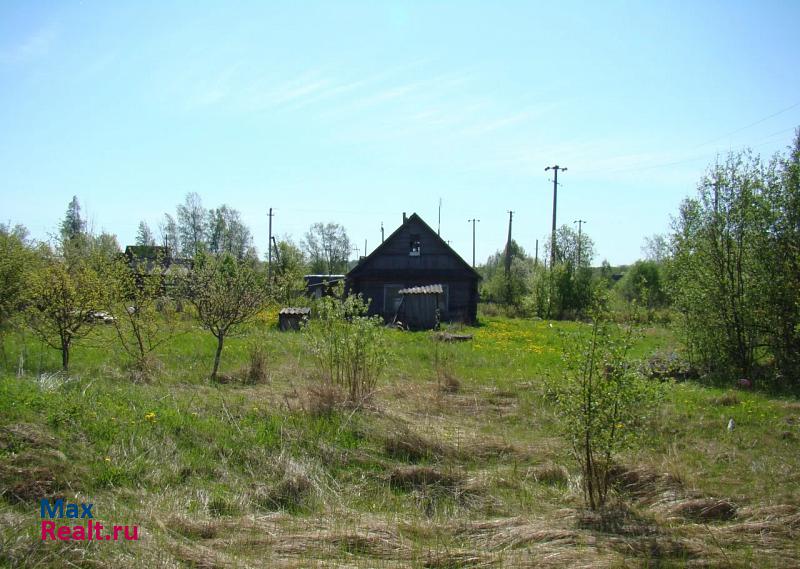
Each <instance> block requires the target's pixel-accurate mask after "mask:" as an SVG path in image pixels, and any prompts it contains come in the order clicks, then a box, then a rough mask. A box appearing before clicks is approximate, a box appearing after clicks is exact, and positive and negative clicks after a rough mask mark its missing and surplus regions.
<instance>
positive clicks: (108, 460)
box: [103, 456, 111, 462]
mask: <svg viewBox="0 0 800 569" xmlns="http://www.w3.org/2000/svg"><path fill="white" fill-rule="evenodd" d="M103 460H105V461H106V462H111V457H110V456H107V457H105V458H104V459H103Z"/></svg>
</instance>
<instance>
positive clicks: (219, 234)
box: [208, 204, 255, 260]
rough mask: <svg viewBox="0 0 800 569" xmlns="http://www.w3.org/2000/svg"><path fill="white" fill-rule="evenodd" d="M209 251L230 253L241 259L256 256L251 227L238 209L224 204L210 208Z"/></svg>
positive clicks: (217, 253)
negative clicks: (244, 221)
mask: <svg viewBox="0 0 800 569" xmlns="http://www.w3.org/2000/svg"><path fill="white" fill-rule="evenodd" d="M208 251H209V252H210V253H213V254H215V255H219V254H221V253H229V254H231V255H233V256H234V257H236V258H237V259H239V260H241V259H244V258H245V257H248V256H249V257H255V250H254V248H253V237H252V235H251V234H250V229H248V228H247V226H246V225H245V224H244V223H243V222H242V218H241V214H240V213H239V212H238V211H237V210H235V209H233V208H230V207H228V206H227V205H224V204H223V205H221V206H220V207H218V208H217V209H212V210H209V212H208Z"/></svg>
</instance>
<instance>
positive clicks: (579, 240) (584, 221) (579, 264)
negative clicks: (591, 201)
mask: <svg viewBox="0 0 800 569" xmlns="http://www.w3.org/2000/svg"><path fill="white" fill-rule="evenodd" d="M572 223H577V224H578V262H577V264H576V265H575V266H576V267H580V266H581V226H582V225H583V224H584V223H587V222H586V220H585V219H576V220H575V221H573V222H572Z"/></svg>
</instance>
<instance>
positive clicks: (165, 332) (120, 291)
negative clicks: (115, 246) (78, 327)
mask: <svg viewBox="0 0 800 569" xmlns="http://www.w3.org/2000/svg"><path fill="white" fill-rule="evenodd" d="M166 261H167V260H166V259H155V260H154V261H150V260H148V261H142V260H137V259H136V258H133V259H126V258H123V257H117V258H116V259H115V260H114V262H113V263H112V264H110V266H109V274H108V275H107V276H108V277H109V278H108V280H107V282H108V283H109V284H110V289H111V294H110V295H109V297H108V299H107V300H108V302H109V305H108V311H109V312H110V313H111V314H112V315H113V316H114V328H115V330H116V332H117V337H118V339H119V342H120V345H121V346H122V349H123V350H124V352H125V353H126V354H127V356H128V357H129V358H130V360H131V362H132V364H133V365H132V368H133V370H134V371H135V372H136V373H137V374H140V375H141V376H142V377H143V378H144V379H148V378H149V377H150V375H151V374H152V373H153V371H154V369H153V368H154V358H153V352H154V351H155V350H156V348H158V347H159V346H160V345H162V344H163V343H164V342H166V341H168V340H169V339H170V338H171V337H172V336H173V335H174V332H175V320H174V318H173V314H172V312H173V310H172V303H171V302H169V299H168V298H166V286H167V284H168V282H167V275H166V270H165V267H166Z"/></svg>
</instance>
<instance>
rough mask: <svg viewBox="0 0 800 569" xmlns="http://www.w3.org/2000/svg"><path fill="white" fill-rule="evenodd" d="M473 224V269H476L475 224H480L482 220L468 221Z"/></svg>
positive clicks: (473, 219)
mask: <svg viewBox="0 0 800 569" xmlns="http://www.w3.org/2000/svg"><path fill="white" fill-rule="evenodd" d="M470 222H472V268H473V269H474V268H475V223H480V222H481V220H480V219H475V218H472V219H468V220H467V223H470Z"/></svg>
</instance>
